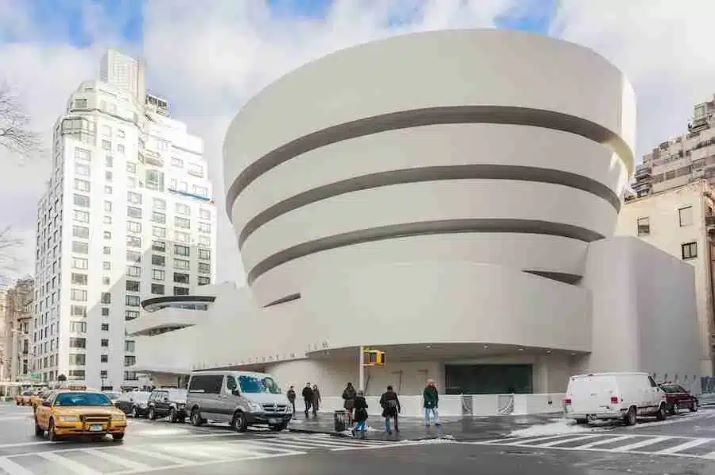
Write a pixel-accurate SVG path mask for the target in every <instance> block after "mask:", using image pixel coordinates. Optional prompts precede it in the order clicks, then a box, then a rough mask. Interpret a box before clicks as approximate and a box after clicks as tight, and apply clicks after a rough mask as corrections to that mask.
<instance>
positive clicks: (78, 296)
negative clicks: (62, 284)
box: [70, 289, 87, 302]
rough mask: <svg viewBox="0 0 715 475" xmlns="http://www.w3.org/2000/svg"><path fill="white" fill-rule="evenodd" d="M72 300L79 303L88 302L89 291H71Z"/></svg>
mask: <svg viewBox="0 0 715 475" xmlns="http://www.w3.org/2000/svg"><path fill="white" fill-rule="evenodd" d="M70 299H71V300H74V301H77V302H86V301H87V291H86V290H81V289H71V290H70Z"/></svg>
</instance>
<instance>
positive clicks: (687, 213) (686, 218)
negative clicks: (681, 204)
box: [678, 206, 693, 227]
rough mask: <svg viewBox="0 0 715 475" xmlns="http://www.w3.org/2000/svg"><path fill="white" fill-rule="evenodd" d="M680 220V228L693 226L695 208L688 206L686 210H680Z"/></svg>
mask: <svg viewBox="0 0 715 475" xmlns="http://www.w3.org/2000/svg"><path fill="white" fill-rule="evenodd" d="M678 219H679V220H680V226H681V227H682V226H690V225H692V224H693V207H692V206H686V207H685V208H680V209H679V210H678Z"/></svg>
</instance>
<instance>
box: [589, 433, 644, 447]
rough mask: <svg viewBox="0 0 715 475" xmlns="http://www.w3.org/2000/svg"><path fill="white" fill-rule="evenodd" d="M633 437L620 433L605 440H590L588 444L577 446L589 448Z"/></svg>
mask: <svg viewBox="0 0 715 475" xmlns="http://www.w3.org/2000/svg"><path fill="white" fill-rule="evenodd" d="M633 437H635V436H633V435H621V436H619V437H611V438H610V439H606V440H597V441H596V442H591V443H590V444H585V445H579V446H578V448H579V449H590V448H591V447H596V446H599V445H606V444H610V443H612V442H620V441H622V440H627V439H632V438H633Z"/></svg>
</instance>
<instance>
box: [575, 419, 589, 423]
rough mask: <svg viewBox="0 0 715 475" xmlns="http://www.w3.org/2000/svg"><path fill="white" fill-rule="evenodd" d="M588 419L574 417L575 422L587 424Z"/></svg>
mask: <svg viewBox="0 0 715 475" xmlns="http://www.w3.org/2000/svg"><path fill="white" fill-rule="evenodd" d="M587 423H588V419H576V424H587Z"/></svg>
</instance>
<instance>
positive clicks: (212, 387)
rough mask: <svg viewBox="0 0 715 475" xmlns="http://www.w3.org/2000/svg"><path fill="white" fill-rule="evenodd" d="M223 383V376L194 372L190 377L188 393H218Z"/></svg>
mask: <svg viewBox="0 0 715 475" xmlns="http://www.w3.org/2000/svg"><path fill="white" fill-rule="evenodd" d="M222 385H223V376H216V375H209V374H206V375H202V374H196V375H194V376H192V377H191V382H190V386H189V392H190V393H203V394H219V393H220V392H221V386H222Z"/></svg>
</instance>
